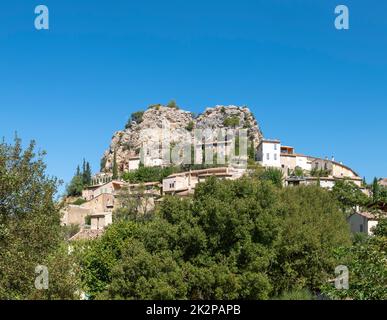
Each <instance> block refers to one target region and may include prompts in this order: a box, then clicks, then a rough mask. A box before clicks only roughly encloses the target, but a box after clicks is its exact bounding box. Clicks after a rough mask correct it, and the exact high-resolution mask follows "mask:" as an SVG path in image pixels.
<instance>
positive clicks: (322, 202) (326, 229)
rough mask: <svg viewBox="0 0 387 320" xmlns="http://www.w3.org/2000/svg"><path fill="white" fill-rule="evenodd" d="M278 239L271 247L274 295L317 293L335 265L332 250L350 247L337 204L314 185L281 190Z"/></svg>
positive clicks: (347, 232)
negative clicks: (299, 292) (287, 292)
mask: <svg viewBox="0 0 387 320" xmlns="http://www.w3.org/2000/svg"><path fill="white" fill-rule="evenodd" d="M281 205H282V207H283V209H282V210H283V214H282V223H283V228H282V229H281V236H280V237H278V240H277V242H276V244H275V252H276V258H275V259H274V262H273V265H272V269H271V270H270V274H271V278H272V280H273V281H274V283H275V284H276V286H275V289H274V290H275V294H276V295H278V294H281V293H282V292H283V291H292V290H301V289H305V288H308V289H310V290H312V291H314V292H315V291H317V290H318V288H319V287H320V286H321V285H322V284H324V283H325V281H327V279H328V278H329V275H330V272H331V270H332V269H334V268H335V267H336V266H337V265H338V264H337V260H336V259H335V257H334V256H333V254H332V251H333V250H334V249H335V248H337V247H338V246H344V247H348V246H349V245H350V232H349V228H348V225H347V222H346V219H345V217H344V215H343V214H342V213H341V211H340V208H339V205H338V203H337V202H336V201H335V200H334V198H333V197H332V195H331V194H330V192H329V191H327V190H325V189H322V188H320V187H318V186H299V187H297V188H284V189H282V200H281Z"/></svg>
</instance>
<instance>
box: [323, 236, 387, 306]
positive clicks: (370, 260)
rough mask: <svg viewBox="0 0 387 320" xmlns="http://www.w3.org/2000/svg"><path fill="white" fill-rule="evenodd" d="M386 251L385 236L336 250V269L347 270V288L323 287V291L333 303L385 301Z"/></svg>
mask: <svg viewBox="0 0 387 320" xmlns="http://www.w3.org/2000/svg"><path fill="white" fill-rule="evenodd" d="M386 248H387V237H386V236H385V235H384V236H376V237H371V238H368V239H367V240H366V241H365V242H360V243H357V244H355V245H354V246H352V247H346V248H338V249H337V250H336V251H335V255H336V258H337V260H338V265H339V264H340V265H345V266H347V268H348V271H349V288H348V289H342V290H337V289H336V288H335V287H334V286H333V285H331V284H325V285H324V286H322V291H323V292H324V293H325V294H326V295H327V296H329V297H330V298H333V299H348V298H349V299H354V300H386V299H387V290H386V283H387V264H386V261H387V251H386ZM332 273H333V272H332ZM334 277H335V275H333V274H332V278H334Z"/></svg>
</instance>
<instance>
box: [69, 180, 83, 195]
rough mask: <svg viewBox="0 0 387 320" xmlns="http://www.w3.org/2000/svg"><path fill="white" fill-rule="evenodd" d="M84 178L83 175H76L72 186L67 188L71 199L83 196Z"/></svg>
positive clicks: (71, 183)
mask: <svg viewBox="0 0 387 320" xmlns="http://www.w3.org/2000/svg"><path fill="white" fill-rule="evenodd" d="M83 187H84V185H83V177H82V175H79V176H78V175H75V176H74V177H73V178H72V180H71V182H70V184H69V185H68V186H67V187H66V193H67V196H69V197H78V196H81V195H82V190H83Z"/></svg>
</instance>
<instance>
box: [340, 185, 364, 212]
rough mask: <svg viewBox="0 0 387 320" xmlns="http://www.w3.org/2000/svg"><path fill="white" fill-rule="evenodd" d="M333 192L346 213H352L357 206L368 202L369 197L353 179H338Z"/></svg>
mask: <svg viewBox="0 0 387 320" xmlns="http://www.w3.org/2000/svg"><path fill="white" fill-rule="evenodd" d="M332 194H333V196H334V197H335V198H336V199H337V200H338V201H339V202H340V204H341V208H342V210H343V212H344V213H351V212H352V211H353V210H354V208H355V207H356V206H364V205H366V204H367V203H368V197H367V196H366V195H365V194H364V193H363V192H362V191H361V190H360V188H359V187H358V186H357V185H355V184H354V183H353V182H352V181H347V180H338V181H336V183H335V185H334V187H333V188H332Z"/></svg>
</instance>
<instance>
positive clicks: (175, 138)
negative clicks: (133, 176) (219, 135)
mask: <svg viewBox="0 0 387 320" xmlns="http://www.w3.org/2000/svg"><path fill="white" fill-rule="evenodd" d="M165 127H167V128H170V129H171V130H174V129H189V130H192V129H195V128H198V129H207V128H208V129H217V128H227V127H232V128H235V129H241V128H245V129H248V135H249V138H250V140H251V141H253V142H254V145H255V146H257V145H258V143H259V141H260V140H261V139H262V133H261V130H260V128H259V125H258V123H257V121H256V119H255V117H254V115H253V114H252V113H251V111H250V110H249V109H248V108H246V107H237V106H216V107H214V108H207V109H206V110H205V111H204V112H203V113H202V114H200V115H199V116H198V117H196V118H195V117H194V116H193V114H192V113H191V112H188V111H184V110H180V109H177V108H170V107H165V106H162V105H156V106H154V107H151V108H149V109H148V110H146V111H145V112H144V113H138V114H137V116H136V117H132V121H129V122H128V124H127V126H126V129H124V130H122V131H117V132H116V133H115V134H114V135H113V138H112V142H111V144H110V147H109V149H108V150H106V151H105V153H104V155H103V158H102V162H101V170H102V171H105V172H110V171H111V170H112V166H113V159H114V153H116V160H117V165H118V167H119V168H120V169H121V170H123V169H125V167H126V163H127V162H128V159H129V158H130V157H134V156H138V155H139V152H140V149H141V146H142V144H143V142H149V141H156V140H158V139H159V138H160V135H161V131H162V129H163V128H165ZM182 131H183V130H182ZM185 138H186V136H185V135H184V133H183V132H179V131H178V130H177V131H174V134H173V135H172V136H171V142H172V143H173V142H180V141H182V140H183V139H185Z"/></svg>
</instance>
